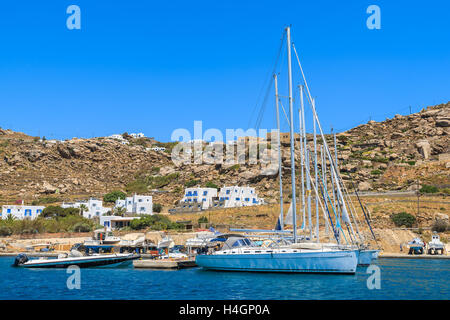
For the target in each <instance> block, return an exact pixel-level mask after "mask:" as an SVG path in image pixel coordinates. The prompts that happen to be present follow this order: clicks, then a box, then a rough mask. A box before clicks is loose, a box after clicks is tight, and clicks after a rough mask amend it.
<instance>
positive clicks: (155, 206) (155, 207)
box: [153, 203, 162, 213]
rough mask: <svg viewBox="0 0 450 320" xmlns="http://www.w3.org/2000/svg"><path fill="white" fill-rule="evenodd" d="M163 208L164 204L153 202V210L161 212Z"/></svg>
mask: <svg viewBox="0 0 450 320" xmlns="http://www.w3.org/2000/svg"><path fill="white" fill-rule="evenodd" d="M161 210H162V205H161V204H159V203H154V204H153V212H156V213H160V212H161Z"/></svg>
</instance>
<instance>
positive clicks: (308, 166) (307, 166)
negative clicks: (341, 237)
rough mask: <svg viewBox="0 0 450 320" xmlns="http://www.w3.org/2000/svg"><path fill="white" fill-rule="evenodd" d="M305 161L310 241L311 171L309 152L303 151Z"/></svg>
mask: <svg viewBox="0 0 450 320" xmlns="http://www.w3.org/2000/svg"><path fill="white" fill-rule="evenodd" d="M305 159H306V190H307V191H306V192H307V194H308V228H309V240H310V241H312V222H311V170H310V165H309V150H308V149H306V150H305Z"/></svg>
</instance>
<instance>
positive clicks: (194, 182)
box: [184, 179, 199, 188]
mask: <svg viewBox="0 0 450 320" xmlns="http://www.w3.org/2000/svg"><path fill="white" fill-rule="evenodd" d="M198 183H199V181H198V180H194V179H192V180H189V181H187V182H186V183H185V184H184V185H185V186H186V187H187V188H191V187H193V186H196V185H197V184H198Z"/></svg>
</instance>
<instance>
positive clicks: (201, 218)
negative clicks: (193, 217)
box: [198, 216, 208, 223]
mask: <svg viewBox="0 0 450 320" xmlns="http://www.w3.org/2000/svg"><path fill="white" fill-rule="evenodd" d="M198 223H208V218H206V217H205V216H202V217H200V218H199V219H198Z"/></svg>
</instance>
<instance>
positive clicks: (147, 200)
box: [114, 194, 153, 214]
mask: <svg viewBox="0 0 450 320" xmlns="http://www.w3.org/2000/svg"><path fill="white" fill-rule="evenodd" d="M117 207H120V208H125V209H126V210H127V211H126V212H127V213H135V214H153V197H152V196H141V195H137V194H135V195H133V196H132V197H126V198H125V200H122V199H117V200H116V205H115V206H114V208H117Z"/></svg>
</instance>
